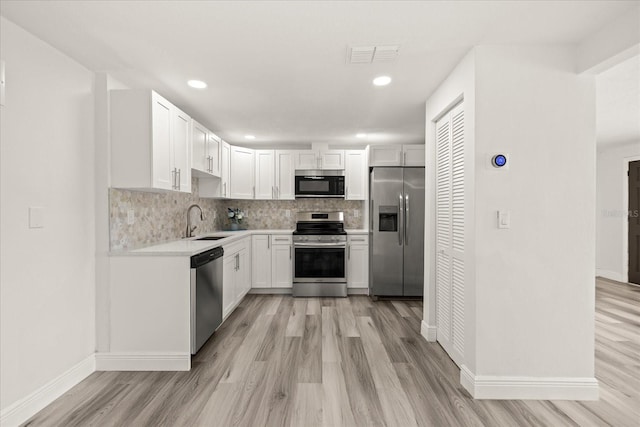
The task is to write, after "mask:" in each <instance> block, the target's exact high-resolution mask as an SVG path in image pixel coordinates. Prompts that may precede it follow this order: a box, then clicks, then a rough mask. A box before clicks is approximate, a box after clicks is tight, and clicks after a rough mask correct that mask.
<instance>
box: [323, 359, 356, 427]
mask: <svg viewBox="0 0 640 427" xmlns="http://www.w3.org/2000/svg"><path fill="white" fill-rule="evenodd" d="M349 400H350V398H349V393H348V392H347V386H346V384H345V379H344V374H343V372H342V365H341V363H339V362H324V363H323V364H322V424H323V426H326V427H343V426H345V427H346V426H348V427H352V426H355V425H356V421H355V419H354V417H353V412H352V411H351V405H350V403H349Z"/></svg>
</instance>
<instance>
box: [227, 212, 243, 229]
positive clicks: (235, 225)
mask: <svg viewBox="0 0 640 427" xmlns="http://www.w3.org/2000/svg"><path fill="white" fill-rule="evenodd" d="M227 216H228V217H229V220H230V221H231V229H232V230H239V229H240V223H241V222H242V219H243V218H244V212H242V211H241V210H240V209H238V208H227Z"/></svg>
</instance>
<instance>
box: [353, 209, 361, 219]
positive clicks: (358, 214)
mask: <svg viewBox="0 0 640 427" xmlns="http://www.w3.org/2000/svg"><path fill="white" fill-rule="evenodd" d="M353 217H354V218H360V209H354V210H353Z"/></svg>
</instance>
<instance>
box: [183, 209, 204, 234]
mask: <svg viewBox="0 0 640 427" xmlns="http://www.w3.org/2000/svg"><path fill="white" fill-rule="evenodd" d="M193 208H198V210H199V211H200V221H204V214H203V213H202V208H201V207H200V206H199V205H196V204H193V205H191V206H189V208H188V209H187V234H186V237H193V230H195V229H196V228H198V226H197V225H194V226H193V227H191V209H193Z"/></svg>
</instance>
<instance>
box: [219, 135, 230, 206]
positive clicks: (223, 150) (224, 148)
mask: <svg viewBox="0 0 640 427" xmlns="http://www.w3.org/2000/svg"><path fill="white" fill-rule="evenodd" d="M221 144H222V145H221V146H220V191H219V192H217V195H218V196H219V197H224V198H228V197H229V196H230V191H231V190H230V185H229V181H231V170H230V168H231V145H229V143H228V142H226V141H221Z"/></svg>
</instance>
